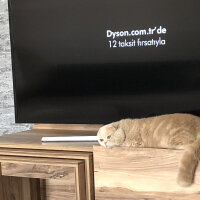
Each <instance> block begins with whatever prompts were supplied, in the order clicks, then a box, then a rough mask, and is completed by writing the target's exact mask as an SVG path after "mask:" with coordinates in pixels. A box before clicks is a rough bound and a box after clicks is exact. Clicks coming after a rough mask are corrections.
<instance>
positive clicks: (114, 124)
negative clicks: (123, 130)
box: [112, 122, 119, 130]
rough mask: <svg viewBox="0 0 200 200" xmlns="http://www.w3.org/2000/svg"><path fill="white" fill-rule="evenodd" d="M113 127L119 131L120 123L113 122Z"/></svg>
mask: <svg viewBox="0 0 200 200" xmlns="http://www.w3.org/2000/svg"><path fill="white" fill-rule="evenodd" d="M112 126H113V127H114V128H115V129H116V130H117V129H118V128H119V122H113V123H112Z"/></svg>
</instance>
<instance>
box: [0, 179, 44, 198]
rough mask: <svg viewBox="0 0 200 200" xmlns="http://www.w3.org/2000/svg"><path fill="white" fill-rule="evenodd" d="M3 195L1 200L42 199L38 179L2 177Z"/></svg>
mask: <svg viewBox="0 0 200 200" xmlns="http://www.w3.org/2000/svg"><path fill="white" fill-rule="evenodd" d="M1 182H2V185H3V187H2V195H1V196H0V197H1V199H0V200H40V182H39V180H38V179H28V178H19V177H5V176H2V177H1Z"/></svg>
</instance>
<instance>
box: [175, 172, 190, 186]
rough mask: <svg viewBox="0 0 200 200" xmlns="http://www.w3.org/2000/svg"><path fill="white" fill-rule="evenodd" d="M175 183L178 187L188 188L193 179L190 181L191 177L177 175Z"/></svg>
mask: <svg viewBox="0 0 200 200" xmlns="http://www.w3.org/2000/svg"><path fill="white" fill-rule="evenodd" d="M177 183H178V185H180V186H181V187H189V186H191V185H192V183H193V179H192V177H191V175H187V174H184V175H183V174H179V175H178V178H177Z"/></svg>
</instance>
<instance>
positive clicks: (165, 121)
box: [146, 113, 200, 130]
mask: <svg viewBox="0 0 200 200" xmlns="http://www.w3.org/2000/svg"><path fill="white" fill-rule="evenodd" d="M146 122H147V124H150V125H151V127H153V128H156V127H158V126H162V127H169V128H180V127H183V128H184V127H185V128H191V129H199V130H200V118H199V117H198V116H195V115H192V114H184V113H175V114H166V115H160V116H155V117H150V118H146Z"/></svg>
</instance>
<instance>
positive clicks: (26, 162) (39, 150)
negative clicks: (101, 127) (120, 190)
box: [0, 125, 98, 200]
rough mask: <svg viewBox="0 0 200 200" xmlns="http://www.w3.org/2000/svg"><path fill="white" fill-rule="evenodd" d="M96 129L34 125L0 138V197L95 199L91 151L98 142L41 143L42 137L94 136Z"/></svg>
mask: <svg viewBox="0 0 200 200" xmlns="http://www.w3.org/2000/svg"><path fill="white" fill-rule="evenodd" d="M65 128H66V127H65ZM67 128H69V127H67ZM77 128H78V127H77V126H76V129H77ZM97 128H98V127H97ZM97 128H96V126H93V127H91V128H90V129H89V130H87V131H84V127H83V126H82V127H81V129H82V130H81V131H80V130H75V128H73V126H72V127H71V129H72V130H65V129H64V128H63V127H60V126H56V125H55V126H54V127H52V126H51V127H49V126H40V125H38V126H37V125H36V126H35V129H34V130H31V131H25V132H20V133H15V134H11V135H4V136H2V137H0V162H1V170H0V172H1V174H2V176H0V200H39V199H41V200H64V199H65V200H66V199H69V200H94V177H93V154H92V151H93V145H95V144H97V143H94V142H88V143H87V142H85V143H77V142H76V143H73V142H68V143H66V142H59V143H49V142H48V143H42V142H41V138H42V137H44V136H66V135H68V136H70V135H73V136H74V135H96V132H97Z"/></svg>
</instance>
